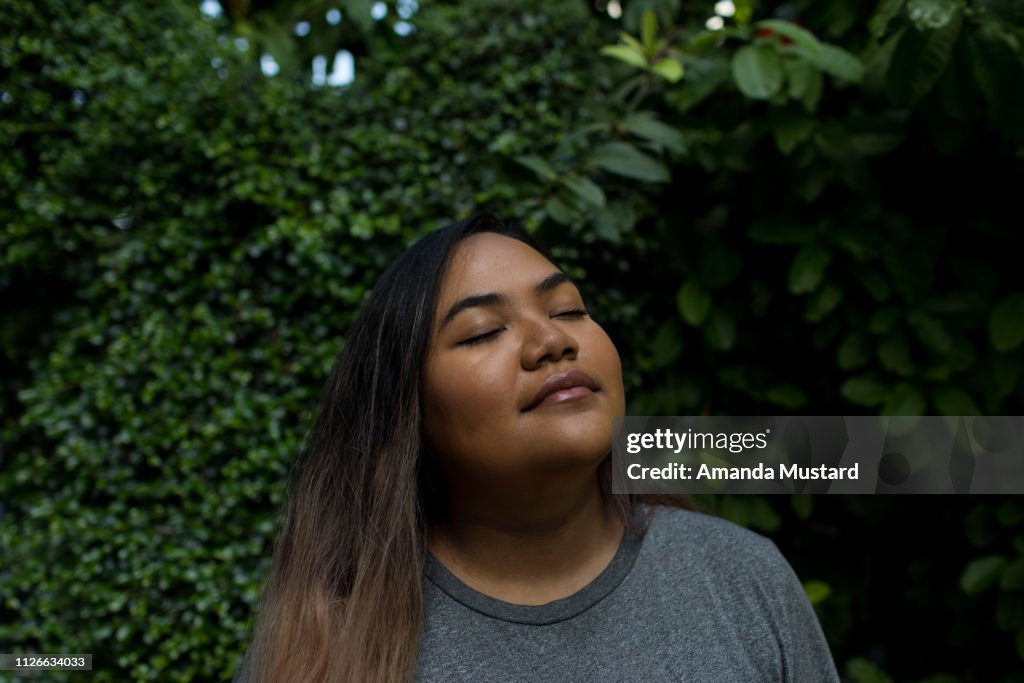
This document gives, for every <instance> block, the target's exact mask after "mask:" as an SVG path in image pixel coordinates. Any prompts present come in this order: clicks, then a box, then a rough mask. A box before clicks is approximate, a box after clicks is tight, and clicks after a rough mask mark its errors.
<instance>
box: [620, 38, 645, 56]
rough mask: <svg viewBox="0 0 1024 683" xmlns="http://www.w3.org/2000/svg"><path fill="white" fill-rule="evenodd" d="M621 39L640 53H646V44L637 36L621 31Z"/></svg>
mask: <svg viewBox="0 0 1024 683" xmlns="http://www.w3.org/2000/svg"><path fill="white" fill-rule="evenodd" d="M619 39H620V40H622V42H624V43H625V44H626V45H629V46H630V47H631V48H633V49H634V50H636V51H637V52H639V53H640V54H644V44H643V43H641V42H640V41H639V40H637V39H636V38H634V37H633V36H631V35H629V34H628V33H626V32H625V31H619ZM644 61H645V62H646V61H647V60H646V58H645V59H644Z"/></svg>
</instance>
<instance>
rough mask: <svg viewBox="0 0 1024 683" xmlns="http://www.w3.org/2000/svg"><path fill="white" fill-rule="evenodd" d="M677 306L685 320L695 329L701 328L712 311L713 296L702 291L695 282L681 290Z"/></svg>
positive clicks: (677, 295) (677, 297)
mask: <svg viewBox="0 0 1024 683" xmlns="http://www.w3.org/2000/svg"><path fill="white" fill-rule="evenodd" d="M676 306H677V307H678V308H679V314H680V315H682V316H683V320H685V321H686V322H687V323H689V324H690V325H692V326H694V327H699V326H700V325H701V324H702V323H703V322H704V320H705V319H706V318H707V317H708V312H709V311H710V310H711V295H709V294H708V293H707V292H705V291H704V290H703V289H701V287H700V285H698V284H697V283H696V282H694V281H693V280H690V281H689V282H687V283H686V284H685V285H683V286H682V287H680V288H679V292H678V294H676Z"/></svg>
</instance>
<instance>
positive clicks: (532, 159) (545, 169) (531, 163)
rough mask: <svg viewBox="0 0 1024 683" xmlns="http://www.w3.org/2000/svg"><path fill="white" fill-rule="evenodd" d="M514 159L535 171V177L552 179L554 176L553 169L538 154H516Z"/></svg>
mask: <svg viewBox="0 0 1024 683" xmlns="http://www.w3.org/2000/svg"><path fill="white" fill-rule="evenodd" d="M515 160H516V162H517V163H519V164H521V165H523V166H525V167H526V168H528V169H530V170H531V171H533V172H534V173H536V174H537V177H539V178H541V179H542V180H553V179H554V178H555V171H554V170H553V169H552V168H551V166H550V165H549V164H548V162H546V161H544V160H543V159H541V158H540V157H538V156H533V155H527V156H518V157H516V158H515Z"/></svg>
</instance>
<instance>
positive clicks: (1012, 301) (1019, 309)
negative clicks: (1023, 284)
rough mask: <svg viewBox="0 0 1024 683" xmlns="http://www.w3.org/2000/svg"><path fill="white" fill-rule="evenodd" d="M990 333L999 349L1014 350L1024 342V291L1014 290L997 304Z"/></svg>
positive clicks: (993, 342)
mask: <svg viewBox="0 0 1024 683" xmlns="http://www.w3.org/2000/svg"><path fill="white" fill-rule="evenodd" d="M988 333H989V338H990V339H991V340H992V346H993V348H995V349H996V350H997V351H1012V350H1014V349H1016V348H1017V347H1018V346H1020V345H1021V342H1024V292H1014V293H1013V294H1011V295H1009V296H1008V297H1006V298H1005V299H1003V300H1002V301H1000V302H999V303H998V304H996V307H995V308H994V309H992V314H991V315H990V316H989V319H988Z"/></svg>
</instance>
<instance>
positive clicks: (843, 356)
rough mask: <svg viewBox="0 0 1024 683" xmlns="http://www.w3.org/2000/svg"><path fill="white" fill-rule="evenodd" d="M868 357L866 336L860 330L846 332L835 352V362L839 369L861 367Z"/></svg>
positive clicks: (869, 357) (868, 350)
mask: <svg viewBox="0 0 1024 683" xmlns="http://www.w3.org/2000/svg"><path fill="white" fill-rule="evenodd" d="M870 359H871V352H870V347H869V345H868V338H867V336H866V335H864V334H863V333H861V332H851V333H850V334H848V335H847V336H846V338H845V339H844V340H843V343H842V344H840V345H839V350H838V351H837V352H836V364H837V365H838V366H839V368H840V369H841V370H854V369H856V368H860V367H863V366H864V365H866V364H867V362H868V361H869V360H870Z"/></svg>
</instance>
